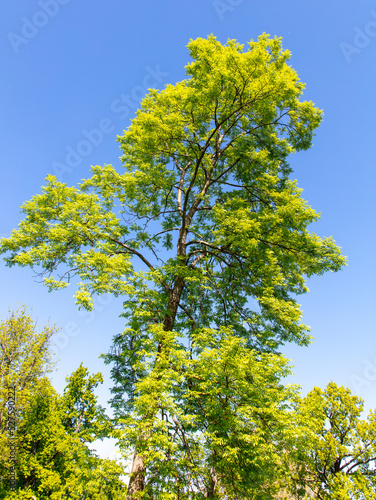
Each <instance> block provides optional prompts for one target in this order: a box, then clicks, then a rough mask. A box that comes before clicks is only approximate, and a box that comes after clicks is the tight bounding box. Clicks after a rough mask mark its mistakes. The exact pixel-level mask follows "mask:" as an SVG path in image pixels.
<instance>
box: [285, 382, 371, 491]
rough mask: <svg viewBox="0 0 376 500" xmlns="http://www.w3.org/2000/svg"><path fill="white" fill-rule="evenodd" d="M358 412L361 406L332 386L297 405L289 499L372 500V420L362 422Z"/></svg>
mask: <svg viewBox="0 0 376 500" xmlns="http://www.w3.org/2000/svg"><path fill="white" fill-rule="evenodd" d="M362 411H363V400H362V399H361V398H359V397H358V396H353V395H352V394H351V391H350V389H346V388H345V387H343V386H341V387H338V386H337V385H336V384H335V383H334V382H330V383H329V384H328V386H327V387H326V389H325V390H324V391H323V390H321V389H319V388H318V387H315V388H314V389H313V390H312V391H311V392H310V393H309V394H308V395H307V396H306V398H304V399H303V400H302V401H301V403H300V405H299V406H298V414H299V415H300V418H301V424H300V425H301V439H300V441H299V442H298V443H299V444H298V445H297V446H296V447H295V450H294V453H293V454H292V456H293V457H294V458H293V459H292V462H291V463H292V464H293V467H292V478H293V485H294V487H293V491H295V497H294V498H311V496H312V495H313V497H314V498H318V499H320V500H346V499H354V500H363V499H372V498H373V499H375V498H376V414H375V412H374V411H371V412H370V413H369V416H368V417H367V419H366V420H363V419H361V418H360V416H361V413H362ZM299 491H300V493H299ZM306 492H312V495H311V496H310V495H308V493H306ZM305 495H307V496H305Z"/></svg>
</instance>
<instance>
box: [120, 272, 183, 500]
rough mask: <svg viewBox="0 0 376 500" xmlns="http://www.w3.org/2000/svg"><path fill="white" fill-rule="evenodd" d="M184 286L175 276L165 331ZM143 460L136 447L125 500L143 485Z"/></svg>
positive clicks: (132, 499)
mask: <svg viewBox="0 0 376 500" xmlns="http://www.w3.org/2000/svg"><path fill="white" fill-rule="evenodd" d="M183 288H184V278H181V277H177V278H176V280H175V283H174V287H173V288H172V290H170V294H169V298H168V305H167V311H168V312H167V313H166V315H165V317H164V321H163V329H164V331H166V332H169V331H172V329H173V328H174V323H175V317H176V313H177V310H178V306H179V302H180V297H181V294H182V291H183ZM162 349H163V345H160V346H159V348H158V351H159V352H161V351H162ZM145 472H146V467H145V462H144V459H143V458H142V457H140V456H139V455H138V453H137V448H136V450H135V452H134V456H133V463H132V470H131V477H130V480H129V486H128V492H127V498H126V500H134V499H135V498H137V496H136V494H137V492H141V491H143V490H144V487H145Z"/></svg>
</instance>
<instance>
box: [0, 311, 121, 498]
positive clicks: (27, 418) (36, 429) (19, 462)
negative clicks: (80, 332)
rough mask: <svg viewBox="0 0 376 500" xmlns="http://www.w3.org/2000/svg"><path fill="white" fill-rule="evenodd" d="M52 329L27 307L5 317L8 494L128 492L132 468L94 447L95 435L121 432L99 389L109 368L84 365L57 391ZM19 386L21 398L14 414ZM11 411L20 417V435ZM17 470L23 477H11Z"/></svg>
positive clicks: (2, 452) (2, 490)
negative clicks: (127, 472) (93, 370)
mask: <svg viewBox="0 0 376 500" xmlns="http://www.w3.org/2000/svg"><path fill="white" fill-rule="evenodd" d="M52 334H53V331H52V330H51V329H49V328H45V329H44V330H42V331H41V332H39V333H38V332H37V331H36V326H35V325H33V322H32V320H31V318H30V317H29V316H28V315H27V313H26V310H25V309H23V310H21V311H19V312H16V313H12V314H11V316H10V317H9V318H8V320H7V321H4V322H2V324H1V328H0V347H1V351H0V361H1V363H0V369H1V377H2V382H3V385H2V393H1V394H2V399H1V405H0V415H1V416H2V420H1V422H0V432H1V434H0V436H1V440H0V477H2V481H1V484H0V498H1V499H4V500H21V499H22V500H26V499H30V500H31V499H35V500H47V499H52V500H62V499H65V498H69V499H72V500H73V499H74V500H89V499H90V500H99V499H108V500H120V499H124V498H125V495H126V485H125V483H124V482H123V481H122V480H121V476H122V474H124V468H123V467H122V466H121V465H120V464H119V463H116V462H115V461H113V460H105V459H101V458H99V457H98V456H97V455H96V454H95V453H94V452H93V451H92V450H91V449H90V448H89V444H90V443H91V442H93V441H94V440H95V439H102V438H104V437H109V436H113V435H114V431H113V425H112V423H111V421H110V419H109V418H108V417H107V416H106V415H105V412H104V410H103V408H101V407H100V406H99V405H98V403H97V397H96V396H95V394H94V391H95V388H96V387H97V386H98V384H99V383H101V382H102V376H101V374H99V373H97V374H94V375H90V374H89V373H88V370H87V369H86V368H84V367H83V366H82V365H81V366H80V367H79V368H78V369H77V370H76V371H75V372H74V373H73V374H72V375H71V376H70V377H68V378H67V385H66V387H65V390H64V393H63V394H62V395H59V394H57V392H56V391H55V390H54V389H53V387H52V385H51V382H50V380H49V378H48V377H47V376H46V373H47V372H48V369H49V368H50V367H51V362H50V351H49V345H48V344H49V339H50V337H51V335H52ZM25 346H28V347H29V348H30V350H25ZM12 387H14V394H15V404H14V405H13V412H12V414H10V412H9V405H8V399H9V396H10V395H11V394H13V389H11V388H12ZM10 419H12V420H13V422H14V423H15V426H14V427H15V429H14V431H15V432H14V438H12V439H11V438H10V432H9V431H10V425H9V424H10ZM12 427H13V424H12ZM13 450H15V454H14V453H13ZM13 474H14V475H15V478H16V483H15V484H11V482H10V476H11V475H13Z"/></svg>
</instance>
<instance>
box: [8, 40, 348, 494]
mask: <svg viewBox="0 0 376 500" xmlns="http://www.w3.org/2000/svg"><path fill="white" fill-rule="evenodd" d="M188 48H189V52H190V55H191V58H192V62H190V63H189V64H188V65H187V66H186V71H187V79H186V80H183V81H181V82H179V83H177V84H176V85H174V86H173V85H167V86H166V88H165V89H163V90H162V91H157V90H150V92H149V94H148V95H147V96H146V97H145V99H144V100H143V101H142V104H141V109H140V110H139V111H138V112H137V115H136V118H135V119H134V120H133V122H132V124H131V126H130V127H129V129H128V130H127V131H126V132H125V133H124V135H123V136H122V137H120V138H119V140H120V143H121V148H122V150H123V153H124V155H123V157H122V161H123V164H124V167H125V171H124V172H118V171H116V169H115V168H113V167H112V166H110V165H105V166H103V167H100V166H95V167H93V168H92V176H91V178H90V179H88V180H86V181H84V182H83V183H82V184H81V185H80V186H79V187H78V188H74V187H68V186H66V184H64V183H60V182H58V181H57V180H56V178H54V177H53V176H48V177H47V185H46V186H45V187H43V188H42V189H43V192H42V194H40V195H37V196H35V197H33V198H32V200H31V201H29V202H26V203H25V204H24V205H23V212H24V213H25V219H24V220H23V221H22V222H21V223H20V225H19V227H18V229H17V230H14V231H13V232H12V234H11V236H10V238H7V239H3V240H2V244H1V251H2V252H6V253H8V256H7V257H6V262H7V264H8V265H10V266H12V265H15V264H18V265H21V266H31V267H34V268H36V269H37V270H38V272H40V273H42V274H47V276H46V277H45V284H46V285H47V286H48V287H49V289H50V290H53V289H59V288H62V287H65V286H67V285H68V284H69V282H70V281H71V280H72V279H73V278H74V277H75V276H78V277H80V279H81V281H80V282H79V283H78V291H77V292H76V293H75V297H76V302H77V304H78V305H79V306H80V307H85V308H87V309H90V308H92V307H93V301H92V294H95V293H97V294H101V293H108V292H110V293H113V294H114V295H115V296H119V295H124V296H125V302H124V306H125V312H124V316H125V318H126V319H127V321H128V325H127V329H126V330H125V332H124V334H123V335H121V336H119V337H118V338H117V339H116V340H115V344H116V352H117V353H118V354H119V357H118V358H117V359H118V360H119V361H120V360H121V361H123V362H125V365H118V367H117V369H118V370H120V372H121V373H120V374H119V377H120V378H118V379H117V380H119V381H120V383H121V385H122V391H123V392H122V393H121V391H120V393H119V392H118V396H119V398H120V399H119V398H118V399H117V401H116V404H117V405H118V407H119V405H120V406H122V405H123V406H124V413H127V412H128V411H130V412H134V411H135V412H136V413H137V412H138V413H139V415H138V419H136V420H137V422H138V424H137V426H136V430H135V436H137V437H134V439H133V441H130V442H129V444H130V445H132V444H133V445H134V446H135V450H136V451H135V453H134V459H133V466H132V475H131V478H130V484H129V489H128V498H136V497H139V496H140V495H141V494H142V492H143V491H144V490H145V484H146V485H147V482H148V481H149V480H151V479H152V477H154V475H155V474H154V471H155V468H156V467H157V468H158V463H159V462H158V461H154V462H153V460H150V457H152V456H153V451H152V448H153V439H154V437H153V433H154V432H155V429H156V428H159V427H161V426H162V425H164V424H162V410H163V415H165V410H166V411H167V409H165V408H164V407H163V406H164V405H166V403H165V399H164V396H163V398H162V394H161V392H160V391H159V390H158V387H159V384H160V381H162V380H164V379H169V378H171V373H172V372H173V371H174V370H175V371H176V372H177V373H179V370H183V369H184V368H183V367H184V363H182V364H180V365H178V366H176V367H174V364H173V361H172V359H170V357H169V355H170V352H171V351H170V348H169V347H167V346H173V343H174V342H178V343H179V345H180V349H181V352H182V353H185V354H184V356H185V357H186V356H188V358H192V360H193V359H194V355H195V354H194V349H195V347H196V346H197V345H200V342H201V339H205V338H206V337H205V336H206V332H207V329H208V328H209V329H210V328H214V329H216V331H220V329H221V328H222V327H224V328H231V329H232V332H233V335H234V336H236V337H238V338H239V339H244V341H245V345H246V347H247V348H248V349H254V350H256V351H258V352H260V353H261V352H264V353H273V352H276V351H277V350H278V347H279V346H280V345H281V344H283V343H284V342H286V341H292V342H297V343H299V344H307V343H308V342H309V336H308V334H307V332H308V328H307V327H306V326H305V325H303V324H301V323H300V319H301V311H300V307H299V305H298V304H297V302H296V299H295V296H296V295H297V294H302V293H304V292H306V291H307V288H306V286H305V284H304V277H305V276H312V275H315V274H322V273H323V272H325V271H328V270H332V271H337V270H338V269H340V268H341V266H342V265H343V264H344V258H343V257H342V256H341V254H340V250H339V248H338V247H337V246H336V245H335V244H334V242H333V240H332V238H320V237H318V236H316V235H315V234H311V233H309V231H308V226H309V224H310V223H312V222H313V221H315V220H317V219H318V214H317V213H316V212H315V211H314V210H313V209H312V208H310V207H309V206H308V204H307V203H306V202H305V201H304V200H303V199H302V198H301V190H300V189H298V188H297V186H296V182H293V181H291V180H290V178H289V175H290V174H291V172H292V170H291V168H290V167H289V165H288V162H287V157H288V155H289V154H291V153H293V152H295V151H299V150H304V149H307V148H309V147H310V146H311V141H312V136H313V132H314V130H315V129H316V127H317V126H318V125H319V123H320V120H321V111H319V110H318V109H317V108H315V107H314V105H313V103H312V102H305V101H304V102H301V101H300V100H299V98H300V96H301V94H302V91H303V88H304V85H303V84H302V83H301V82H300V81H299V79H298V76H297V74H296V72H295V71H294V70H293V69H292V68H291V66H289V65H288V64H287V61H288V59H289V56H290V54H289V52H288V51H283V49H282V44H281V40H280V39H277V38H275V39H270V38H269V37H268V36H267V35H262V36H261V37H260V38H259V40H258V41H257V42H254V41H251V42H250V43H249V44H248V50H245V51H243V48H244V46H242V45H240V44H238V43H237V42H236V41H234V40H229V41H228V43H227V44H226V45H224V46H223V45H221V44H220V42H218V41H217V40H216V38H215V37H214V36H210V37H208V39H201V38H199V39H197V40H191V41H190V43H189V45H188ZM161 249H164V252H163V253H161V252H160V250H161ZM134 261H138V263H139V267H138V268H136V267H134ZM57 269H60V275H58V276H56V275H55V276H54V274H53V273H56V271H57ZM217 338H220V336H217ZM178 339H180V340H178ZM182 339H184V340H182ZM171 342H172V344H171ZM218 347H219V346H217V348H218ZM171 349H172V347H171ZM174 350H175V351H176V348H174ZM150 352H151V353H153V354H152V356H151V357H150V356H149V357H148V353H150ZM179 354H180V353H179ZM184 356H183V357H184ZM198 366H199V365H198ZM116 376H117V375H116ZM195 376H196V375H195ZM192 377H193V375H192ZM150 380H153V381H154V382H153V384H151V383H149V382H150ZM176 383H177V384H179V383H180V382H176ZM181 383H183V381H181ZM187 383H188V382H187ZM172 385H173V384H172ZM167 387H168V390H171V391H172V389H171V384H170V385H168V386H167ZM166 390H167V389H166ZM153 391H154V392H153ZM144 393H145V394H146V393H147V394H148V397H149V398H150V400H153V401H154V404H153V405H152V406H150V407H149V406H143V405H142V403H141V402H140V401H142V397H143V394H144ZM171 397H172V398H173V391H172V393H171ZM124 400H125V401H124ZM158 405H159V409H160V412H156V411H155V410H156V408H157V407H158ZM167 413H168V411H167ZM178 416H179V415H171V414H169V415H168V418H169V420H172V421H174V420H173V417H174V418H175V421H176V423H175V424H174V425H175V427H174V428H172V429H170V430H169V433H170V435H174V434H177V433H178V429H179V426H180V427H182V425H183V422H180V421H179V420H178V418H177V417H178ZM146 462H148V464H149V469H148V470H147V468H146ZM162 467H164V465H162ZM161 473H162V471H161ZM169 474H170V473H169ZM174 474H175V472H174ZM213 474H214V475H215V474H216V472H215V471H214V473H213ZM169 478H170V476H168V477H167V478H166V482H167V483H168V482H169V481H170V479H169ZM145 494H146V493H145ZM166 494H167V495H168V493H166ZM179 494H180V493H179ZM187 494H188V493H187ZM161 498H162V497H161ZM166 498H168V497H166Z"/></svg>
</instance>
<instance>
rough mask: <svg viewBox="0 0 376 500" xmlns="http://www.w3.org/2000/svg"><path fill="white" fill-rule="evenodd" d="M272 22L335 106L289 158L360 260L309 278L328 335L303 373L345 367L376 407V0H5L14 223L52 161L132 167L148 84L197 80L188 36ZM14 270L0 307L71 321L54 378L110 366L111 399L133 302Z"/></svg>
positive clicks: (300, 359) (298, 374) (310, 376)
mask: <svg viewBox="0 0 376 500" xmlns="http://www.w3.org/2000/svg"><path fill="white" fill-rule="evenodd" d="M262 32H266V33H269V34H270V35H272V36H275V35H276V36H280V37H283V40H284V42H283V43H284V47H285V48H287V49H289V50H290V51H291V52H292V59H291V64H292V66H293V67H294V68H295V69H296V70H297V72H298V74H299V76H300V78H301V80H302V81H303V82H305V83H306V84H307V86H306V92H305V94H304V98H305V99H308V100H312V101H313V102H314V103H315V104H316V105H317V106H319V107H320V108H322V109H323V110H324V113H325V118H324V122H323V124H322V126H321V127H320V129H319V130H318V133H317V136H316V138H315V140H314V147H313V149H311V150H310V151H308V152H303V153H299V154H297V155H295V156H294V157H293V158H291V163H292V165H293V166H294V169H295V177H296V178H297V179H298V184H299V186H300V187H302V188H303V189H304V197H305V198H306V199H307V200H308V201H309V203H310V204H311V205H312V206H313V208H315V209H316V210H318V211H319V212H321V214H322V218H321V221H320V222H318V223H316V224H315V225H313V226H312V227H311V229H312V231H314V232H316V233H318V234H319V235H321V236H330V235H333V237H334V238H335V240H336V242H337V244H338V245H340V246H341V247H342V249H343V253H344V254H345V255H347V256H348V258H349V264H348V266H347V267H346V268H345V269H344V270H343V271H341V272H339V273H336V274H327V275H325V276H323V277H318V278H315V279H312V280H310V281H309V283H308V286H309V288H310V290H311V291H310V293H309V294H307V295H306V296H304V297H302V298H301V301H300V302H301V303H302V306H303V311H304V318H303V320H304V322H305V323H307V324H309V325H311V327H312V332H311V333H312V335H313V336H314V338H315V340H314V343H313V345H311V346H310V347H309V348H297V347H294V346H287V347H286V348H285V349H284V351H285V353H286V355H287V356H288V357H289V358H292V359H293V364H294V366H295V369H294V372H295V376H294V377H293V378H292V379H291V380H292V381H294V382H296V383H298V384H300V385H302V387H303V392H304V393H305V392H307V391H308V390H310V389H311V388H312V387H313V386H314V385H318V386H321V387H324V386H325V385H326V384H327V383H328V382H329V381H331V380H333V381H335V382H336V383H338V384H343V385H345V386H348V387H350V388H351V389H352V390H353V392H355V393H357V394H358V395H360V396H362V397H363V398H364V399H365V402H366V406H367V408H369V407H371V408H375V407H376V391H375V388H376V336H375V333H376V328H375V310H376V308H375V285H374V283H375V278H376V273H375V269H376V266H375V247H376V238H375V201H374V200H375V184H376V183H375V181H376V175H375V166H374V165H375V143H376V141H375V138H376V125H375V122H376V119H375V115H376V106H375V100H376V91H375V88H376V85H375V84H376V81H375V80H376V65H375V61H376V4H375V2H374V1H368V0H364V1H362V2H355V1H354V0H353V1H348V2H344V1H343V0H341V1H340V0H331V1H330V2H328V1H327V0H316V1H315V2H301V1H298V0H285V1H284V2H280V1H277V0H265V1H263V2H260V1H258V2H257V1H255V0H223V1H222V0H217V1H213V0H189V1H188V0H179V1H177V0H159V1H152V0H149V1H147V0H138V1H133V2H130V1H124V0H111V1H104V0H103V1H99V0H90V1H89V0H59V1H58V0H39V1H37V0H18V1H17V2H2V5H1V7H0V52H1V92H0V100H1V117H0V128H1V129H0V141H1V157H0V161H1V184H0V189H1V196H0V203H1V210H0V235H1V236H7V235H9V233H10V231H11V230H12V228H14V227H15V226H16V225H17V224H18V222H19V221H20V217H21V216H20V213H19V208H20V206H21V204H22V203H23V202H24V201H25V200H28V199H30V198H31V197H32V196H33V195H34V194H37V193H39V192H40V188H41V186H42V185H43V184H44V179H45V177H46V175H47V174H48V173H58V172H60V173H61V172H62V170H65V172H64V173H63V174H62V176H61V179H62V180H64V181H65V182H67V184H69V185H73V184H76V183H77V182H79V181H80V180H81V179H82V178H85V177H87V176H88V175H89V169H90V165H95V164H103V163H112V164H114V165H117V166H118V165H119V156H120V150H119V145H118V143H117V142H115V139H116V136H117V135H118V134H121V133H122V131H123V130H124V129H125V128H126V127H127V126H128V125H129V123H130V119H131V118H132V116H133V115H134V112H135V110H136V108H137V104H138V102H139V100H140V98H141V97H142V95H143V94H144V93H145V86H154V87H157V88H163V86H164V85H165V84H167V83H175V82H176V81H179V80H181V79H183V78H184V65H185V64H186V63H187V62H188V59H189V58H188V53H187V49H186V45H187V43H188V41H189V39H190V38H196V37H206V36H207V35H208V34H210V33H213V34H214V35H216V36H217V37H218V39H219V40H220V41H221V42H226V40H227V39H228V38H231V39H237V40H238V41H239V42H241V43H245V42H247V41H249V40H250V39H251V38H253V39H256V38H257V37H258V35H260V34H261V33H262ZM94 129H96V130H97V131H96V132H95V131H93V130H94ZM98 129H99V130H100V131H99V132H98ZM88 141H91V143H90V142H88ZM62 166H63V167H62ZM0 276H1V289H0V292H1V298H0V316H1V317H3V318H4V317H5V315H6V313H7V310H8V308H12V309H14V308H16V307H17V305H19V304H22V303H24V304H26V305H27V306H29V307H30V308H31V307H32V308H33V309H32V313H33V315H34V317H35V318H36V319H37V320H38V322H39V324H41V325H42V324H44V323H46V322H47V321H48V320H49V319H50V322H52V323H56V325H57V326H58V327H60V328H61V329H62V334H61V336H60V337H59V338H58V339H59V342H58V344H59V347H58V357H59V358H60V361H59V362H58V365H57V371H56V372H55V373H54V375H53V382H54V385H55V387H56V388H57V389H58V390H60V391H61V390H62V388H63V386H64V379H65V377H66V376H67V375H69V374H70V373H71V372H72V371H73V370H74V369H76V368H77V366H78V365H79V364H80V362H81V361H84V363H85V365H86V366H87V367H88V368H89V369H90V371H99V370H100V371H102V372H103V373H104V375H105V384H104V387H103V389H102V390H101V392H100V397H101V402H102V404H105V402H106V401H107V400H108V399H109V392H108V388H109V386H110V385H111V382H110V379H109V369H108V367H104V365H103V363H102V361H101V360H99V359H98V356H99V354H100V353H101V352H106V351H107V350H108V349H109V347H110V345H111V339H112V337H113V335H114V334H116V333H118V332H119V331H120V330H121V329H122V326H123V324H122V321H121V320H120V319H118V315H119V314H120V312H121V301H116V300H115V299H113V300H110V299H108V298H107V300H105V298H104V299H103V300H102V301H101V303H98V307H97V309H96V311H95V313H92V314H90V315H89V314H88V313H81V314H80V313H78V312H77V310H76V308H75V305H74V302H73V298H72V295H73V292H74V290H70V289H69V288H68V289H67V290H66V291H62V292H54V293H51V294H49V293H48V292H47V290H46V289H45V288H44V287H43V286H42V285H41V284H39V283H35V282H34V279H33V275H32V272H31V270H29V269H26V268H24V269H18V268H12V269H9V268H6V267H5V266H4V264H2V263H0Z"/></svg>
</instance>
